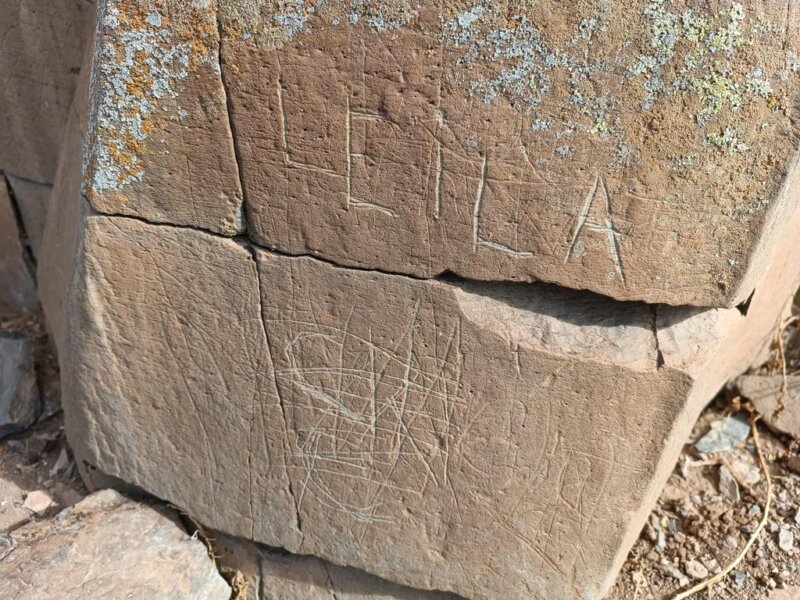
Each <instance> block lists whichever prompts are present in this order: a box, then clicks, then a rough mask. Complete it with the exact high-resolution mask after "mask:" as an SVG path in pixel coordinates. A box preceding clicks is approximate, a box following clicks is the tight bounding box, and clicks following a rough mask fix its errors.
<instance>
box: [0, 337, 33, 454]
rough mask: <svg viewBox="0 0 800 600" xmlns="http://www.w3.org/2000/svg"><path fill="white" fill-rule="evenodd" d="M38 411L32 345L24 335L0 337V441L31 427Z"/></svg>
mask: <svg viewBox="0 0 800 600" xmlns="http://www.w3.org/2000/svg"><path fill="white" fill-rule="evenodd" d="M39 410H40V403H39V388H38V386H37V384H36V370H35V367H34V358H33V342H32V341H31V339H30V338H29V337H27V336H25V335H24V334H20V333H0V439H1V438H3V437H4V436H6V435H9V434H11V433H16V432H18V431H22V430H23V429H26V428H28V427H29V426H31V425H32V424H33V422H34V421H35V420H36V417H37V416H38V415H39Z"/></svg>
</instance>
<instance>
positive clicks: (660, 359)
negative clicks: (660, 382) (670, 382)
mask: <svg viewBox="0 0 800 600" xmlns="http://www.w3.org/2000/svg"><path fill="white" fill-rule="evenodd" d="M650 312H651V313H652V314H653V340H654V342H655V346H656V371H658V370H659V369H661V367H663V366H664V364H665V363H666V360H665V359H664V353H663V352H662V351H661V346H660V344H659V341H658V305H657V304H651V305H650Z"/></svg>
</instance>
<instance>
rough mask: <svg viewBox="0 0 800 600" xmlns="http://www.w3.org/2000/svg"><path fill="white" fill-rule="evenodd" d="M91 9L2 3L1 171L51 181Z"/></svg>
mask: <svg viewBox="0 0 800 600" xmlns="http://www.w3.org/2000/svg"><path fill="white" fill-rule="evenodd" d="M94 4H95V3H94V2H92V1H90V0H57V1H54V2H41V1H39V0H0V14H2V15H3V18H2V20H0V39H2V40H3V46H2V52H0V84H1V85H0V89H2V93H1V94H0V171H5V172H6V173H10V174H12V175H15V176H17V177H22V178H24V179H28V180H31V181H37V182H41V183H49V182H52V181H53V176H54V174H55V170H56V164H57V161H58V154H59V151H60V148H61V141H62V135H63V129H64V125H65V123H66V117H67V109H68V108H69V104H70V102H71V101H72V95H73V93H74V91H75V84H76V81H77V79H78V73H79V71H80V66H81V63H82V61H83V49H84V45H85V43H86V42H87V40H88V39H89V38H90V37H91V28H92V24H93V22H94V20H93V17H94V10H95V9H94Z"/></svg>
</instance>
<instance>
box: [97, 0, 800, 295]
mask: <svg viewBox="0 0 800 600" xmlns="http://www.w3.org/2000/svg"><path fill="white" fill-rule="evenodd" d="M101 4H102V5H103V6H105V7H106V8H105V13H104V14H105V17H104V21H103V23H104V25H103V28H102V32H103V36H102V38H101V39H102V40H103V41H102V47H101V49H100V50H99V51H98V54H97V57H96V62H97V63H98V64H97V65H96V70H97V72H98V77H97V82H98V84H97V90H96V95H95V110H96V111H97V113H98V119H97V121H96V124H95V128H94V134H95V136H96V142H95V151H94V159H95V160H94V164H93V166H92V171H91V173H90V174H89V179H90V181H91V184H92V189H93V193H92V194H91V198H92V201H93V203H94V205H95V207H96V208H97V209H98V210H100V211H101V212H106V213H124V214H129V215H138V216H141V217H144V218H147V219H149V220H156V221H160V222H169V223H175V224H183V225H187V224H190V225H196V226H200V227H204V228H208V229H212V230H214V231H229V230H230V223H231V222H234V223H238V221H236V220H235V218H234V216H235V214H239V213H236V212H235V209H236V208H237V207H238V206H237V201H238V198H239V192H238V187H237V185H236V183H235V182H236V176H237V174H238V173H239V170H241V178H242V182H243V189H244V190H246V192H247V194H246V200H245V204H246V215H247V221H248V222H247V227H248V235H249V236H250V237H251V239H253V240H254V241H255V242H257V243H258V244H260V245H264V246H267V247H270V248H272V249H275V250H278V251H281V252H284V253H290V254H311V255H315V256H319V257H323V258H326V259H328V260H332V261H334V262H336V263H338V264H343V265H350V266H358V267H365V268H375V269H380V270H384V271H391V272H398V273H406V274H411V275H414V276H419V277H432V276H435V275H439V274H441V273H445V272H448V271H449V272H455V273H457V274H459V275H462V276H465V277H468V278H474V279H484V280H521V281H534V280H544V281H551V282H556V283H559V284H561V285H564V286H567V287H572V288H579V289H590V290H593V291H596V292H600V293H603V294H606V295H610V296H613V297H615V298H618V299H631V300H643V301H647V302H661V303H668V304H693V305H699V306H733V305H735V304H737V303H741V302H743V301H745V300H746V299H747V298H748V297H749V296H750V294H751V293H752V291H753V289H754V288H755V287H756V285H757V283H758V281H759V279H760V278H761V277H762V276H763V274H764V272H765V270H766V268H767V267H768V265H769V263H770V260H771V257H772V255H773V253H774V250H775V246H774V240H775V239H777V237H778V232H779V231H780V230H781V229H782V228H783V227H785V224H786V222H787V221H788V218H787V215H789V214H791V212H792V211H794V210H796V209H797V202H798V200H797V197H795V196H790V195H788V194H787V193H786V191H787V188H788V186H789V185H790V184H791V181H792V179H793V178H794V177H795V176H796V171H797V149H798V125H797V124H798V98H800V94H799V93H798V92H800V88H799V87H798V84H800V8H798V6H797V5H796V4H794V3H790V4H789V5H788V7H787V4H786V2H783V1H779V0H758V1H757V2H748V3H746V4H741V3H738V2H733V1H731V0H719V1H715V2H708V3H700V4H698V3H695V2H690V1H688V0H676V1H674V2H665V1H663V0H636V1H634V2H630V3H607V2H586V1H584V0H571V1H569V2H563V1H562V0H546V1H542V2H536V3H527V4H522V5H512V4H506V3H486V2H477V1H476V2H467V1H464V0H452V1H448V2H444V3H442V2H430V1H428V2H407V1H405V0H399V1H395V0H391V1H382V0H366V1H364V0H359V1H344V0H342V1H336V2H324V3H323V2H276V1H274V0H252V1H249V2H234V1H228V0H220V1H219V3H218V4H219V15H218V17H219V21H220V29H219V31H221V34H218V33H217V29H216V27H215V26H214V27H212V24H213V21H214V19H215V16H214V14H213V13H214V12H215V9H216V6H217V3H214V2H205V3H197V2H195V3H186V2H177V1H172V0H159V1H158V2H144V1H143V0H141V1H138V2H122V1H120V0H109V1H106V2H103V3H101ZM201 6H202V8H201ZM187 23H189V25H191V26H187ZM220 35H221V38H220ZM135 39H142V40H148V44H145V45H144V46H142V47H141V48H139V47H137V46H136V44H131V43H129V42H130V40H135ZM150 42H152V43H150ZM220 44H221V57H222V60H221V72H220V69H219V63H218V62H217V52H218V51H219V46H220ZM120 47H124V48H126V50H125V51H124V52H119V51H117V49H118V48H120ZM190 49H191V52H190ZM139 52H140V53H141V57H140V58H137V57H138V56H140V55H139V54H137V53H139ZM139 82H146V83H147V84H146V85H144V86H141V85H137V83H139ZM223 83H224V84H225V87H226V88H227V90H224V89H223ZM125 90H127V91H125ZM226 98H227V104H228V105H229V109H230V110H229V111H228V110H227V109H226V103H225V99H226ZM120 102H121V103H122V105H123V106H126V107H128V106H130V107H132V110H133V114H134V116H133V117H132V122H131V123H128V121H127V120H126V119H117V120H114V119H111V123H109V119H108V115H107V114H106V113H107V112H108V111H109V110H110V109H111V107H116V106H118V105H120ZM228 112H229V114H227V113H228ZM104 115H105V116H104ZM226 117H227V118H226ZM228 120H230V123H231V127H230V131H232V134H233V142H235V145H236V147H237V148H238V154H239V159H240V161H239V163H240V164H239V165H238V167H237V165H236V163H235V161H234V158H233V148H232V144H231V133H230V131H229V130H228ZM179 126H183V127H184V128H185V129H188V130H189V131H191V135H189V134H184V133H183V132H181V131H178V129H177V128H178V127H179ZM164 140H166V142H165V141H164ZM212 167H213V168H212ZM188 181H192V183H193V184H194V185H193V186H190V189H185V188H184V186H185V184H186V183H187V182H188ZM164 186H172V187H175V186H178V189H179V191H180V193H176V194H175V197H174V200H173V201H172V202H167V201H166V200H165V199H164V197H163V189H164ZM232 213H233V214H232Z"/></svg>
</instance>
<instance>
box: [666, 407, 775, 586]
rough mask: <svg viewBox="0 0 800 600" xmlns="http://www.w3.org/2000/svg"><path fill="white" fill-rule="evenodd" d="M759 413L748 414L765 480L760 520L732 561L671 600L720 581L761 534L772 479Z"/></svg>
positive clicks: (770, 501)
mask: <svg viewBox="0 0 800 600" xmlns="http://www.w3.org/2000/svg"><path fill="white" fill-rule="evenodd" d="M760 417H761V415H759V414H758V413H756V412H752V413H751V414H750V429H751V431H752V432H753V442H754V444H755V447H756V452H757V453H758V462H759V463H760V465H761V470H762V471H763V472H764V479H765V481H766V482H767V499H766V501H765V502H764V512H763V513H762V517H761V521H759V523H758V526H757V527H756V528H755V531H753V534H752V535H751V536H750V539H748V540H747V543H746V544H745V545H744V548H742V550H741V552H739V554H738V555H737V556H736V558H734V559H733V561H732V562H731V563H730V564H729V565H728V566H726V567H725V568H724V569H722V570H721V571H720V572H719V573H717V574H716V575H714V576H713V577H709V578H708V579H706V580H705V581H701V582H700V583H698V584H697V585H695V586H694V587H691V588H689V589H688V590H686V591H685V592H681V593H679V594H678V595H677V596H675V597H674V598H673V600H685V599H686V598H690V597H691V596H693V595H695V594H697V593H698V592H702V591H703V590H705V589H707V588H709V587H711V586H712V585H715V584H717V583H719V582H720V581H722V580H723V579H724V578H725V577H726V576H727V575H728V574H729V573H730V572H731V571H733V570H734V569H735V568H736V567H737V565H738V564H739V563H740V562H742V560H743V559H744V557H745V556H747V553H748V552H749V551H750V548H751V547H752V546H753V544H754V543H755V541H756V540H757V539H758V536H759V535H760V534H761V531H762V530H763V529H764V527H765V526H766V524H767V521H769V514H770V508H771V507H772V479H771V478H770V475H769V469H768V468H767V462H766V460H764V452H763V450H762V449H761V439H760V438H759V436H758V425H757V422H758V420H759V418H760Z"/></svg>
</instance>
